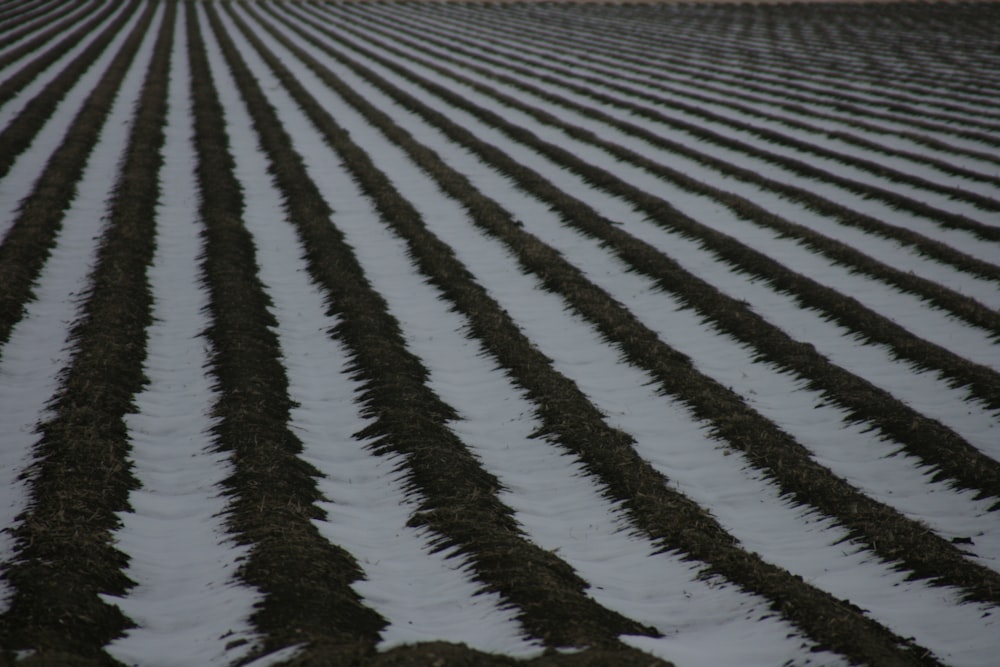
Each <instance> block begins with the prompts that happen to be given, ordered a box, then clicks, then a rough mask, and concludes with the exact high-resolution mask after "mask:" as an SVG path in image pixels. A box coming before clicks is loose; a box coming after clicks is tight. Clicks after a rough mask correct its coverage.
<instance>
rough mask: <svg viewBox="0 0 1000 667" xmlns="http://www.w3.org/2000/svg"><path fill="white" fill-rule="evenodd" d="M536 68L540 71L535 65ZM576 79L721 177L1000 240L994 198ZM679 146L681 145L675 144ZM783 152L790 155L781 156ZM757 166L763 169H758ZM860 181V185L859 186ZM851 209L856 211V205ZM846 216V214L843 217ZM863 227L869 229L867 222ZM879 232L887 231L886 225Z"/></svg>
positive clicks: (560, 76) (638, 92)
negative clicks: (877, 206) (900, 213)
mask: <svg viewBox="0 0 1000 667" xmlns="http://www.w3.org/2000/svg"><path fill="white" fill-rule="evenodd" d="M513 59H515V60H517V61H519V62H523V61H524V59H523V58H522V57H519V56H517V55H514V56H513ZM535 69H536V71H537V69H538V67H537V65H536V66H535ZM544 69H546V70H550V71H553V72H554V75H555V76H550V77H543V78H542V79H541V81H542V82H543V83H545V84H546V86H547V87H550V88H549V89H551V86H555V87H557V88H558V87H564V86H565V85H566V84H565V80H566V78H567V77H568V76H570V77H572V76H573V73H572V72H570V71H568V70H566V69H565V68H554V67H553V66H552V65H551V64H547V65H545V66H544ZM574 78H577V79H578V80H579V81H580V84H578V85H577V86H576V88H575V90H576V91H577V92H580V93H583V94H585V95H589V96H594V97H597V98H598V99H600V100H602V101H603V102H606V103H611V104H612V105H613V106H618V107H623V108H625V109H628V110H629V111H631V112H632V114H634V116H635V117H637V118H636V119H637V120H641V121H643V122H644V123H645V122H648V121H653V122H654V123H656V124H657V126H659V127H663V128H664V129H665V130H667V131H670V132H671V134H672V135H674V136H675V140H674V141H665V138H661V139H659V141H661V142H665V143H669V144H670V145H671V148H672V149H673V150H678V149H679V150H680V151H681V152H682V153H686V154H688V155H691V154H692V153H694V155H695V156H697V157H696V159H697V160H699V161H702V162H707V163H709V164H712V165H713V167H714V168H716V169H721V170H723V171H724V172H729V173H738V174H740V176H741V178H743V179H744V180H750V181H753V182H758V183H764V184H766V185H767V187H768V188H769V189H772V190H776V191H779V192H782V194H783V195H785V196H792V197H793V198H794V199H798V200H802V199H803V198H805V199H806V200H807V201H811V200H815V199H816V197H814V196H813V197H809V196H808V195H807V194H803V188H804V187H806V186H808V184H809V183H811V182H814V181H818V182H822V183H827V184H832V185H835V186H836V190H835V192H842V193H845V194H846V195H847V197H848V198H851V199H852V200H853V199H859V200H864V199H876V200H880V201H882V202H884V203H885V204H887V205H889V206H892V207H893V208H897V209H900V210H904V211H907V212H909V213H911V214H914V215H917V216H920V217H924V218H927V219H929V220H933V221H934V222H935V223H936V224H940V225H943V226H945V227H946V228H955V229H963V230H966V231H968V232H969V233H971V234H975V235H978V236H981V237H982V238H984V239H986V240H994V241H995V240H1000V230H998V229H997V228H996V227H994V226H992V225H989V224H985V223H983V222H981V221H980V220H981V219H983V218H985V219H989V217H990V216H989V213H990V212H996V211H997V210H998V206H1000V204H998V202H997V201H996V200H994V199H991V198H989V197H977V196H975V195H971V194H967V193H966V192H964V191H962V190H960V189H956V188H946V187H943V186H940V185H939V184H937V183H932V182H930V181H927V180H926V179H914V177H912V176H909V175H907V174H902V173H900V172H898V171H895V170H893V169H891V168H889V167H888V166H886V164H884V163H882V164H874V163H872V162H871V161H870V160H869V161H858V160H853V159H851V158H849V157H848V156H844V155H839V154H831V153H830V152H829V151H825V150H823V149H821V148H819V147H817V146H816V145H815V144H813V143H809V142H798V141H793V140H792V139H791V138H789V137H788V136H787V135H785V134H782V133H779V132H775V131H770V130H764V129H762V128H758V129H754V128H751V127H749V126H748V125H747V123H745V122H744V121H743V120H742V119H740V120H728V119H725V118H723V117H720V116H719V115H718V114H713V113H711V112H709V111H707V110H705V109H704V108H702V107H700V106H697V105H693V104H688V103H685V102H684V101H683V100H682V99H679V98H678V96H677V95H671V96H669V97H664V96H658V95H653V94H650V93H649V92H647V90H648V89H645V90H644V89H643V88H638V89H636V88H630V87H624V86H621V85H617V84H610V85H609V82H608V81H607V80H606V79H603V80H602V79H600V78H598V77H593V76H590V77H582V78H581V77H579V75H576V76H575V77H574ZM595 87H597V90H598V91H602V90H603V91H609V90H610V91H613V92H614V93H615V94H614V95H613V96H611V95H608V94H602V93H601V92H596V93H595V92H594V90H593V89H594V88H595ZM622 92H624V93H625V94H626V95H627V96H628V97H629V98H631V99H633V100H639V101H640V102H641V104H636V103H634V102H629V101H628V99H626V100H622V99H621V98H620V97H619V94H620V93H622ZM649 103H653V104H654V105H656V106H655V108H650V107H648V106H645V105H646V104H649ZM720 125H721V126H722V127H720ZM633 127H635V126H633ZM661 132H662V130H661ZM644 135H645V136H647V137H648V136H652V133H650V132H645V133H644ZM685 137H686V139H685ZM692 139H694V140H696V143H695V146H696V147H697V146H700V147H701V152H700V153H699V152H698V151H696V150H693V149H692V148H691V147H686V148H685V147H683V146H682V144H686V143H690V141H691V140H692ZM654 141H657V139H654ZM679 141H680V143H678V142H679ZM782 148H792V149H795V150H782ZM722 150H725V151H726V154H727V155H729V156H731V158H730V161H731V162H733V163H734V166H735V169H734V166H730V165H729V164H728V163H727V161H726V160H723V159H719V157H721V151H722ZM705 152H709V153H713V154H714V155H715V156H718V157H715V158H714V159H713V158H712V157H708V156H706V155H704V153H705ZM803 152H805V153H807V154H808V153H816V154H818V156H819V157H821V158H823V159H822V160H817V159H816V156H808V155H807V156H803V155H802V153H803ZM805 159H809V160H810V161H809V162H808V163H807V162H806V161H804V160H805ZM741 163H742V164H741ZM852 163H853V166H852ZM759 165H763V168H761V167H760V166H759ZM776 168H779V169H780V170H781V171H782V173H781V174H775V175H774V176H773V177H770V178H764V177H762V176H761V175H760V173H761V172H774V171H775V169H776ZM858 169H861V170H865V169H867V170H868V171H869V172H870V173H869V174H867V175H866V174H863V173H862V174H858ZM838 172H843V173H838ZM859 178H860V179H864V180H859ZM784 179H790V180H792V183H791V184H785V183H784V182H783V181H784ZM883 179H884V180H883ZM796 184H798V185H796ZM929 192H937V193H938V194H939V195H940V196H939V197H936V198H933V197H931V198H929V197H928V193H929ZM914 195H916V196H918V197H920V198H921V200H916V199H914V198H913V197H914ZM842 197H843V196H842ZM962 199H967V200H968V201H969V203H968V204H967V205H962V206H958V207H957V208H956V204H955V203H954V202H953V201H952V200H962ZM923 200H929V201H923ZM820 205H821V206H822V205H825V207H826V208H827V209H830V208H833V209H837V208H838V207H837V206H836V205H834V204H832V203H831V202H822V203H821V204H820ZM854 207H855V208H857V204H855V205H854ZM951 209H954V210H951ZM980 209H981V210H980ZM970 216H972V217H970ZM850 217H851V216H848V219H850ZM854 224H857V223H854ZM868 224H869V225H871V224H872V223H871V221H870V220H869V221H868ZM882 227H883V228H884V227H885V225H882ZM993 270H994V275H996V274H995V271H996V269H995V267H994V268H993Z"/></svg>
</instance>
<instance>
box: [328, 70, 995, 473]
mask: <svg viewBox="0 0 1000 667" xmlns="http://www.w3.org/2000/svg"><path fill="white" fill-rule="evenodd" d="M321 59H322V57H321ZM328 64H329V66H330V67H331V69H334V70H335V71H337V73H338V75H340V76H342V77H343V78H344V79H345V80H346V81H348V82H350V84H351V85H352V86H354V87H355V88H356V89H358V90H366V91H367V92H366V93H365V94H366V95H369V96H371V97H373V98H376V99H378V100H379V102H378V105H379V106H380V108H381V107H391V106H395V105H394V104H393V103H392V101H391V100H388V99H386V98H385V97H384V96H382V95H381V94H380V93H378V92H377V91H374V90H372V87H371V86H370V85H369V84H367V83H365V82H364V81H361V80H359V79H358V78H357V77H356V76H355V75H354V74H353V73H351V72H350V71H348V70H347V69H346V68H343V67H340V66H338V65H337V64H336V63H328ZM369 66H371V67H373V68H375V69H376V70H377V71H379V72H380V73H381V74H383V75H384V76H386V77H387V78H390V80H393V81H394V82H395V83H397V85H399V86H400V87H401V88H403V89H404V90H407V91H408V92H411V93H414V94H417V95H419V96H420V97H421V98H422V99H424V101H426V102H429V103H433V100H431V99H429V96H427V95H426V94H425V95H420V89H418V88H417V87H416V86H413V85H410V84H407V83H406V82H405V81H401V80H400V79H399V77H397V76H394V75H393V74H392V73H390V72H387V71H386V70H384V69H383V68H379V67H377V66H376V65H375V64H374V63H369ZM432 105H433V104H432ZM438 108H442V107H441V106H440V105H438ZM445 111H446V113H447V114H448V115H449V117H451V118H452V119H453V120H455V121H456V122H459V123H461V124H463V125H465V126H466V127H472V128H474V131H475V133H476V135H477V136H478V137H480V138H482V139H484V140H486V141H492V143H494V144H495V145H497V146H501V147H502V148H503V149H504V150H505V151H507V153H508V154H510V155H512V156H514V157H515V158H517V159H519V161H521V162H522V163H524V164H529V165H531V166H532V167H533V168H535V169H539V168H540V167H541V166H543V165H544V164H545V163H546V160H545V159H544V158H542V157H541V156H539V155H537V154H535V153H533V152H532V151H530V150H527V149H522V148H521V147H519V146H518V145H516V144H513V143H511V142H509V141H508V142H505V139H504V137H503V136H502V135H500V133H499V132H496V131H495V130H491V129H490V128H488V127H486V126H484V125H482V124H481V123H479V121H478V120H477V119H475V118H472V117H471V116H469V115H467V114H465V113H463V112H461V111H459V110H456V109H445ZM399 117H400V118H405V117H406V114H400V115H399ZM417 127H418V128H419V129H418V130H417V131H416V132H415V133H414V134H415V136H422V134H423V133H424V132H427V131H428V130H427V129H426V128H424V127H423V126H420V125H418V126H417ZM463 173H470V172H465V171H463ZM473 173H474V172H473ZM546 175H547V176H548V177H549V178H550V179H551V180H552V181H553V182H554V183H556V184H558V185H559V186H560V188H561V189H562V190H564V191H566V192H572V193H573V194H574V195H575V196H577V197H579V198H582V199H585V200H586V201H587V203H589V204H590V205H592V206H594V207H595V208H597V209H598V211H599V212H601V213H603V214H604V215H606V216H607V217H608V218H610V219H612V220H620V221H623V224H625V225H626V229H628V231H629V232H630V233H632V234H634V235H636V236H637V237H639V238H641V239H643V240H644V241H647V242H649V243H651V244H652V245H654V246H656V247H658V248H660V249H661V250H662V251H663V252H664V254H667V255H669V256H671V257H673V258H674V259H675V260H676V261H678V262H679V263H680V264H681V265H682V266H683V267H684V268H686V269H687V270H689V271H691V272H692V273H693V274H695V275H699V276H702V277H703V278H704V279H706V280H708V281H709V282H711V283H712V284H714V285H715V286H716V287H718V288H719V289H720V290H722V291H723V292H724V293H727V294H729V295H730V296H733V297H734V298H737V299H745V300H747V301H748V302H749V303H750V304H751V306H752V307H753V308H754V309H756V310H757V311H758V312H759V313H760V314H761V315H763V316H765V317H768V318H769V319H771V318H774V320H776V321H774V323H775V324H777V325H778V326H779V327H782V328H784V329H785V330H786V331H787V332H788V333H789V334H790V335H791V336H793V337H794V338H796V339H800V340H808V341H809V342H811V343H813V344H814V345H816V346H817V349H819V350H820V352H822V353H824V354H827V353H830V354H836V356H837V359H835V360H834V361H835V363H836V362H837V361H843V363H844V364H846V365H848V367H849V370H851V371H852V372H855V373H857V374H859V375H860V376H861V377H864V378H865V379H866V380H869V381H871V382H873V383H874V384H876V385H877V386H879V387H880V388H883V389H885V390H887V391H889V392H890V393H893V394H894V395H897V397H898V398H900V399H902V400H903V401H904V402H908V403H911V404H913V405H915V406H916V407H918V408H919V409H926V410H928V411H929V412H930V414H931V415H933V416H934V417H935V418H938V419H942V420H943V421H945V422H946V423H947V424H948V425H949V426H951V427H953V428H955V429H956V430H957V431H958V432H959V433H960V434H962V435H963V436H964V437H967V438H968V439H969V440H970V441H972V442H975V443H977V444H978V445H979V446H981V447H983V448H985V449H986V451H988V452H989V453H992V454H993V455H995V456H998V457H1000V451H998V450H997V446H996V438H995V436H996V429H997V423H998V416H997V415H995V414H993V413H991V412H990V411H989V410H988V409H986V408H985V407H984V406H981V405H978V404H976V403H973V402H970V400H969V397H968V396H967V393H966V392H965V391H964V390H960V389H959V390H956V389H953V388H951V387H949V386H948V384H947V382H946V381H942V380H940V379H939V378H937V377H936V376H935V375H934V374H931V373H920V372H916V371H914V370H913V369H912V368H911V367H910V365H909V364H908V363H906V362H905V361H900V360H896V359H894V358H893V354H892V352H891V350H888V349H885V348H883V347H882V346H870V345H866V344H865V343H863V342H861V341H858V340H856V339H855V335H854V334H853V333H851V332H849V331H847V330H844V329H843V328H841V327H838V326H836V325H835V324H834V323H829V322H826V321H825V319H824V318H823V316H822V313H815V312H811V311H805V310H802V309H801V308H799V307H798V306H797V304H796V303H795V301H794V299H792V298H791V297H789V296H787V295H782V294H778V293H776V292H774V291H773V290H771V289H769V288H768V286H767V285H765V284H763V283H758V282H751V281H748V280H747V279H746V276H744V275H740V274H739V273H738V272H736V271H735V270H734V269H733V268H732V267H730V266H729V265H728V264H726V263H724V262H721V261H719V260H718V259H716V258H714V256H713V255H712V254H711V253H710V252H708V251H706V250H704V249H703V248H701V247H700V244H699V243H698V242H696V241H691V240H689V239H685V238H684V237H682V236H680V235H678V234H672V233H669V232H666V231H664V230H663V229H661V228H659V227H658V226H655V225H652V224H649V223H648V222H646V221H645V220H644V219H643V218H642V216H639V215H636V213H635V212H634V211H633V210H632V208H631V206H630V205H629V204H628V203H626V202H622V201H621V200H618V199H616V198H614V197H611V196H607V195H604V194H603V193H600V192H597V191H594V190H592V189H591V188H590V187H589V186H587V185H586V184H585V183H584V182H583V181H582V180H581V179H579V178H577V177H575V176H573V175H571V174H568V173H567V172H565V171H563V170H561V169H560V168H559V167H558V166H556V167H552V168H550V169H548V170H546ZM655 185H656V184H655V183H653V184H650V187H651V188H652V190H651V191H654V192H658V190H657V188H656V187H653V186H655ZM501 201H502V200H501ZM719 209H720V207H718V206H714V207H710V208H701V209H699V210H697V211H693V213H694V214H695V217H696V219H705V218H706V216H707V217H712V216H722V215H723V214H724V213H725V211H720V210H719ZM757 236H759V237H762V238H763V239H764V241H769V240H773V237H771V235H770V234H769V233H767V232H766V231H760V230H758V234H757ZM773 242H774V243H780V240H774V241H773ZM779 247H782V252H781V255H780V256H781V257H782V259H783V260H785V259H786V257H787V256H788V255H789V254H790V253H788V252H787V250H786V249H785V248H784V247H783V246H779ZM793 247H796V248H797V246H793ZM768 250H770V252H771V253H774V250H773V249H771V248H770V247H769V246H767V245H764V247H763V251H764V252H765V254H768ZM799 250H800V252H802V254H805V252H804V251H802V250H801V249H799ZM803 263H804V264H807V266H803V267H800V268H801V269H802V270H803V272H804V273H805V275H810V276H813V273H814V269H811V267H809V266H808V262H807V258H803ZM813 277H814V276H813ZM849 277H850V276H849ZM883 292H884V293H885V295H886V296H885V299H884V300H885V301H891V297H892V296H893V295H896V296H899V293H898V292H895V291H893V290H890V289H888V288H886V289H884V290H883ZM847 293H848V294H852V295H856V294H855V293H854V292H847ZM910 317H911V318H913V317H915V316H913V315H910ZM790 318H794V319H792V321H789V319H790ZM955 326H956V327H958V326H959V323H955ZM966 329H967V330H970V331H971V328H966ZM945 343H946V344H947V345H946V346H947V347H949V349H951V348H952V344H953V343H954V341H947V340H946V341H945ZM980 345H981V344H980ZM990 347H992V344H990ZM859 350H861V351H863V352H862V353H861V354H860V358H861V359H863V363H858V362H856V361H854V360H853V359H854V357H853V356H852V355H853V354H855V353H858V351H859ZM981 356H984V357H987V358H990V355H988V354H986V353H985V352H984V353H983V355H981ZM995 357H996V355H993V358H995ZM876 360H877V361H878V363H877V364H875V365H873V363H874V362H875V361H876ZM928 396H933V397H934V398H933V400H931V401H928Z"/></svg>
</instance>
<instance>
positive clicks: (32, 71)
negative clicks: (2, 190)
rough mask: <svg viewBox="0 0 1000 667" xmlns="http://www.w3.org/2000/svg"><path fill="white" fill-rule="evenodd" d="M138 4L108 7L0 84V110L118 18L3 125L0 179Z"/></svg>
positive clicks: (0, 134)
mask: <svg viewBox="0 0 1000 667" xmlns="http://www.w3.org/2000/svg"><path fill="white" fill-rule="evenodd" d="M140 4H141V3H139V2H138V1H134V2H131V3H129V4H128V5H126V7H125V8H124V9H122V10H121V11H120V12H119V11H118V10H119V9H120V8H119V7H117V6H115V5H109V6H108V8H107V9H106V10H105V11H104V12H102V13H101V14H99V15H97V16H96V17H94V18H93V19H92V20H91V21H88V22H87V23H86V24H85V25H84V26H83V27H82V28H81V29H80V30H79V31H77V32H75V33H74V34H72V35H70V36H69V37H68V38H67V39H64V40H63V41H62V42H60V43H59V44H58V45H57V46H56V47H53V48H52V49H49V50H48V51H46V52H45V53H44V54H43V55H42V56H39V57H38V58H36V59H35V60H34V61H32V62H31V63H29V64H27V65H25V66H24V67H23V68H22V69H21V70H20V71H19V72H18V73H17V74H16V75H14V76H13V77H11V78H9V79H7V80H6V81H4V83H2V84H0V106H2V105H4V104H7V103H9V102H10V101H11V100H12V99H13V98H14V96H15V95H17V93H18V92H19V91H21V90H22V89H23V88H24V87H26V86H27V85H28V84H29V83H30V82H31V81H32V80H33V79H34V78H35V77H36V76H37V75H38V74H40V73H41V72H43V71H44V70H45V69H46V68H47V67H49V65H51V64H52V63H53V62H55V61H56V60H58V59H59V57H60V56H62V55H63V54H64V53H65V52H67V51H69V50H71V49H72V48H73V47H74V46H76V45H78V44H79V43H80V41H81V39H83V38H84V37H85V35H88V34H90V32H92V31H93V30H94V29H95V28H96V27H97V26H99V25H100V24H101V23H103V22H104V21H105V20H106V19H107V18H108V17H110V16H112V15H114V14H116V13H118V14H119V15H118V17H117V18H116V19H115V20H114V21H112V22H111V23H110V24H109V25H108V26H107V28H106V29H105V30H104V31H102V32H101V34H100V35H98V36H97V37H95V38H94V39H93V40H92V41H91V42H90V44H89V45H88V46H87V48H86V49H84V50H82V51H81V52H80V53H79V54H78V55H76V57H74V58H73V59H72V61H71V62H70V63H69V64H67V65H66V67H65V68H64V69H63V70H62V71H61V72H60V73H59V74H58V75H57V76H56V77H54V78H53V79H52V80H51V81H49V82H48V83H47V84H46V85H45V87H44V88H43V89H42V90H41V91H40V92H39V93H38V94H37V95H35V96H34V97H32V98H31V100H29V101H28V102H27V104H25V105H24V107H23V108H22V109H21V110H20V111H19V112H18V114H17V116H15V117H14V118H13V119H12V120H11V121H10V122H9V123H6V124H5V126H4V128H3V131H0V178H3V177H4V176H5V175H6V174H7V172H8V171H10V167H11V165H12V164H13V163H14V160H15V159H17V156H18V155H20V154H21V153H22V152H24V150H25V149H27V147H28V146H30V145H31V141H32V139H34V137H35V135H36V134H37V133H38V130H39V128H40V127H41V126H42V125H43V124H44V123H45V121H46V120H48V118H49V117H50V116H51V115H52V113H53V111H54V110H55V108H56V106H57V105H58V104H59V102H60V101H61V100H62V99H63V97H64V96H65V95H66V92H67V91H69V90H70V89H71V88H72V85H73V82H75V81H76V80H77V79H79V78H80V77H81V76H82V75H83V74H84V73H85V72H86V71H87V69H88V68H89V67H90V66H91V65H93V63H94V61H95V60H96V59H97V58H98V57H99V56H100V54H101V53H102V52H103V51H104V50H105V49H106V48H107V47H108V44H110V43H111V42H112V40H113V38H114V37H115V35H116V34H117V33H118V32H120V31H121V30H122V29H123V28H124V26H125V25H126V24H127V23H128V21H129V19H130V18H131V17H132V15H133V14H134V13H135V12H136V10H138V8H139V6H140ZM148 12H149V9H148V8H147V11H146V13H147V14H148Z"/></svg>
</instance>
